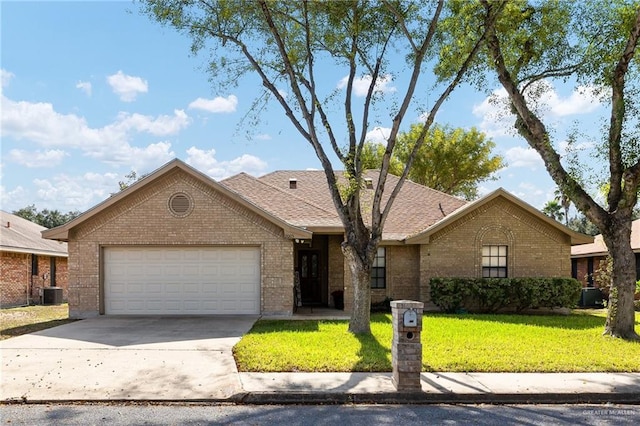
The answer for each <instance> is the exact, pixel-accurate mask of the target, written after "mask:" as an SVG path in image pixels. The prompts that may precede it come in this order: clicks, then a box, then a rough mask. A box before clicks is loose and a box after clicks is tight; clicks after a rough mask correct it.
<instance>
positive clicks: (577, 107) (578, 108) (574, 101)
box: [551, 86, 600, 117]
mask: <svg viewBox="0 0 640 426" xmlns="http://www.w3.org/2000/svg"><path fill="white" fill-rule="evenodd" d="M551 93H552V95H555V96H554V97H553V98H552V101H553V102H552V103H551V112H553V114H555V115H557V116H559V117H564V116H567V115H575V114H587V113H589V112H592V111H594V110H595V109H597V108H598V107H599V106H600V99H599V97H598V94H597V92H596V89H595V88H594V87H589V86H578V87H577V88H576V90H574V91H573V92H572V93H571V95H569V97H568V98H565V99H561V98H560V97H559V96H557V93H556V92H555V91H554V92H551Z"/></svg>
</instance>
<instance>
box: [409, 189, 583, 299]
mask: <svg viewBox="0 0 640 426" xmlns="http://www.w3.org/2000/svg"><path fill="white" fill-rule="evenodd" d="M487 244H499V245H507V246H508V259H507V262H508V276H509V277H570V276H571V260H570V256H571V243H570V239H569V237H568V236H567V235H565V234H563V233H562V232H560V231H558V230H557V229H555V228H554V227H552V226H550V225H548V224H546V223H545V222H543V221H541V220H539V219H538V218H536V217H535V216H534V215H532V214H531V213H529V212H527V211H526V210H524V209H521V208H520V207H518V206H516V205H514V204H512V203H509V202H506V201H504V200H501V199H496V200H493V201H491V202H489V203H487V204H486V205H484V206H481V207H479V208H478V209H476V210H474V211H472V212H470V213H469V214H468V215H466V216H464V217H462V218H460V219H459V220H457V221H455V222H454V223H452V224H450V225H449V226H447V227H445V228H444V229H442V230H440V231H438V232H437V233H435V234H434V235H432V236H431V238H430V241H429V243H428V244H424V245H422V247H421V248H420V300H421V301H423V302H425V303H429V302H430V299H431V297H430V292H429V280H430V278H431V277H443V276H444V277H480V276H482V246H483V245H487Z"/></svg>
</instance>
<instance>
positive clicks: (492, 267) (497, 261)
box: [482, 246, 507, 278]
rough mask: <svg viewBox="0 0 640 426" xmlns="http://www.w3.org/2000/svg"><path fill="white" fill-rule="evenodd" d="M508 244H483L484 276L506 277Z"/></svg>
mask: <svg viewBox="0 0 640 426" xmlns="http://www.w3.org/2000/svg"><path fill="white" fill-rule="evenodd" d="M506 276H507V246H482V277H483V278H506Z"/></svg>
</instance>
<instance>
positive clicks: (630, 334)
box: [602, 220, 640, 340]
mask: <svg viewBox="0 0 640 426" xmlns="http://www.w3.org/2000/svg"><path fill="white" fill-rule="evenodd" d="M616 222H617V223H614V224H613V226H610V227H607V229H605V232H603V234H602V237H603V239H604V242H605V243H606V245H607V248H608V249H609V255H610V256H611V258H612V259H613V270H612V273H611V290H610V294H609V304H608V305H607V306H608V308H609V309H608V313H607V322H606V324H605V330H604V334H605V335H610V336H613V337H621V338H623V339H629V340H639V339H640V336H638V334H636V332H635V329H634V326H635V309H634V305H633V296H634V294H635V290H636V259H635V254H634V253H633V249H632V248H631V221H630V220H620V221H616Z"/></svg>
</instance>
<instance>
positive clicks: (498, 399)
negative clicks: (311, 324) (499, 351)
mask: <svg viewBox="0 0 640 426" xmlns="http://www.w3.org/2000/svg"><path fill="white" fill-rule="evenodd" d="M239 376H240V382H241V384H242V389H243V391H244V394H243V395H236V397H235V398H234V399H235V400H236V401H237V402H242V403H254V404H276V403H279V404H284V403H290V404H293V403H308V404H311V403H336V404H341V403H379V404H385V403H386V404H396V403H412V404H425V403H503V404H508V403H545V404H566V403H609V402H610V403H627V404H640V373H422V374H421V382H422V392H398V391H396V390H395V388H394V386H393V384H392V382H391V373H239Z"/></svg>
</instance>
